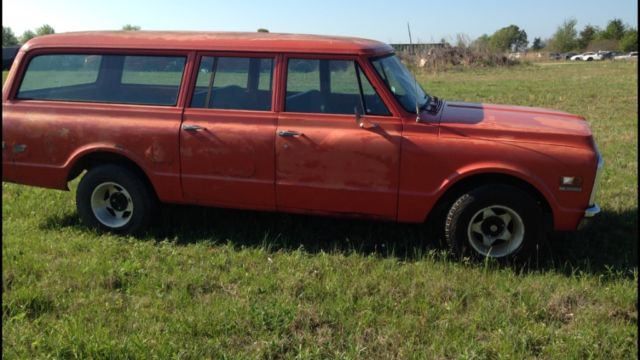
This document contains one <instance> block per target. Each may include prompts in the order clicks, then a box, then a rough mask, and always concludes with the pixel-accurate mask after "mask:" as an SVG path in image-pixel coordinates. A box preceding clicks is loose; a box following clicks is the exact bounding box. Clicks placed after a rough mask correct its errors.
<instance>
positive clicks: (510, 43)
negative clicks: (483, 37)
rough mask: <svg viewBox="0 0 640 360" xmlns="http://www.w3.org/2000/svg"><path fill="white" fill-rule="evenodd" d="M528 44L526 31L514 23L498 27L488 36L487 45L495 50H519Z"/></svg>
mask: <svg viewBox="0 0 640 360" xmlns="http://www.w3.org/2000/svg"><path fill="white" fill-rule="evenodd" d="M527 44H529V41H528V40H527V33H526V32H525V31H524V30H521V29H520V28H519V27H518V26H516V25H509V26H507V27H503V28H502V29H499V30H498V31H496V32H495V33H493V35H491V37H490V38H489V45H490V47H491V48H492V49H493V50H495V51H509V50H511V51H520V50H524V49H526V47H527Z"/></svg>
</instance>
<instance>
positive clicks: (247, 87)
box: [191, 56, 273, 111]
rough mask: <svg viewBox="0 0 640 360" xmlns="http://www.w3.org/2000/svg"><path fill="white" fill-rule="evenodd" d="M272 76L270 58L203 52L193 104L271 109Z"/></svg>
mask: <svg viewBox="0 0 640 360" xmlns="http://www.w3.org/2000/svg"><path fill="white" fill-rule="evenodd" d="M272 78H273V59H270V58H241V57H211V56H203V57H202V58H201V60H200V67H199V69H198V78H197V80H196V87H195V89H194V91H193V97H192V100H191V107H194V108H211V109H234V110H263V111H268V110H271V93H272V89H271V86H272Z"/></svg>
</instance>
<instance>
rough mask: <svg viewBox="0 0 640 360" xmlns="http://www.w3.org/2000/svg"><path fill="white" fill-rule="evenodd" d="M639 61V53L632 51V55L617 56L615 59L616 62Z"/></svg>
mask: <svg viewBox="0 0 640 360" xmlns="http://www.w3.org/2000/svg"><path fill="white" fill-rule="evenodd" d="M634 59H635V60H637V59H638V52H637V51H631V52H630V53H627V54H624V55H617V56H615V57H614V60H634Z"/></svg>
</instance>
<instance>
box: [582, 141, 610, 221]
mask: <svg viewBox="0 0 640 360" xmlns="http://www.w3.org/2000/svg"><path fill="white" fill-rule="evenodd" d="M596 152H597V154H598V166H597V168H596V178H595V180H594V182H593V188H592V189H591V196H590V197H589V207H588V208H587V209H586V210H585V211H584V217H583V218H582V220H581V221H580V224H578V230H580V229H582V228H584V227H585V226H586V224H588V223H589V222H590V221H591V219H592V218H593V217H594V216H596V215H598V214H599V213H600V211H601V210H600V207H599V206H598V204H596V203H595V199H596V192H597V191H598V184H600V178H601V176H602V169H603V167H604V159H603V158H602V155H600V152H599V151H598V148H597V147H596Z"/></svg>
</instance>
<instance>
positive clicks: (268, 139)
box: [2, 31, 603, 259]
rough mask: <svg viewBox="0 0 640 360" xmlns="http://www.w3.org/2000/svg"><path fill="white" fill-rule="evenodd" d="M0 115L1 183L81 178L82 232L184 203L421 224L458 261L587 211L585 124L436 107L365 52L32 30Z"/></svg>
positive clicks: (589, 160)
mask: <svg viewBox="0 0 640 360" xmlns="http://www.w3.org/2000/svg"><path fill="white" fill-rule="evenodd" d="M2 108H3V112H2V137H3V138H2V170H3V171H2V179H3V181H10V182H14V183H19V184H26V185H31V186H39V187H44V188H52V189H61V190H68V183H69V182H70V181H72V180H73V179H74V178H76V177H78V176H80V175H82V179H81V180H80V183H79V185H78V189H77V193H76V205H77V210H78V214H79V216H80V218H81V220H82V222H83V223H84V224H86V225H88V226H89V227H93V228H96V229H99V230H102V231H111V232H115V233H119V234H130V233H134V234H135V233H139V232H142V231H144V230H145V228H147V226H149V225H150V224H151V223H152V220H153V219H154V217H155V215H156V211H157V210H158V205H159V203H176V204H199V205H205V206H216V207H229V208H243V209H255V210H265V211H282V212H294V213H306V214H318V215H330V216H348V217H364V218H373V219H381V220H389V221H398V222H406V223H422V222H425V221H427V222H429V223H430V224H433V225H434V226H436V229H437V231H438V233H441V234H443V236H444V237H445V239H446V241H447V243H448V244H449V247H450V249H451V251H452V252H453V253H455V254H456V255H458V256H463V255H473V256H478V257H494V258H498V259H512V258H514V257H520V256H526V255H527V254H530V253H531V250H532V249H535V247H536V245H537V244H538V242H539V241H540V239H542V238H544V237H545V236H546V234H547V232H548V231H550V230H559V231H565V230H575V229H576V228H577V227H579V226H580V224H583V223H584V221H585V220H586V219H589V218H590V217H593V216H594V215H596V214H597V213H598V212H599V211H600V209H599V207H598V206H597V205H596V202H595V195H596V188H597V183H598V178H599V175H600V174H601V169H602V164H603V161H602V157H601V156H600V154H599V152H598V149H597V147H596V144H595V142H594V139H593V136H592V133H591V130H590V128H589V125H588V123H587V121H585V119H584V118H583V117H581V116H578V115H573V114H569V113H565V112H561V111H556V110H549V109H542V108H530V107H523V106H509V105H492V104H478V103H465V102H458V101H448V100H443V99H439V98H438V97H436V96H433V95H431V94H428V93H427V92H426V91H424V89H423V88H422V87H421V86H419V85H418V83H417V82H416V80H415V79H414V77H413V75H412V74H411V73H410V72H409V71H408V70H407V68H406V67H405V66H404V65H403V64H402V62H401V61H400V60H399V58H398V57H397V56H396V55H395V54H394V51H393V48H392V47H391V46H389V45H387V44H384V43H381V42H378V41H373V40H366V39H357V38H345V37H329V36H314V35H293V34H274V33H195V32H193V33H192V32H144V31H135V32H131V31H126V32H81V33H66V34H55V35H49V36H43V37H38V38H34V39H32V40H30V41H29V42H27V43H26V44H25V45H24V46H23V47H22V48H21V49H20V51H19V53H18V55H17V57H16V59H15V63H14V66H13V67H12V68H11V70H10V72H9V74H8V78H7V81H6V83H5V85H4V87H3V90H2ZM34 211H37V209H34Z"/></svg>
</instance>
